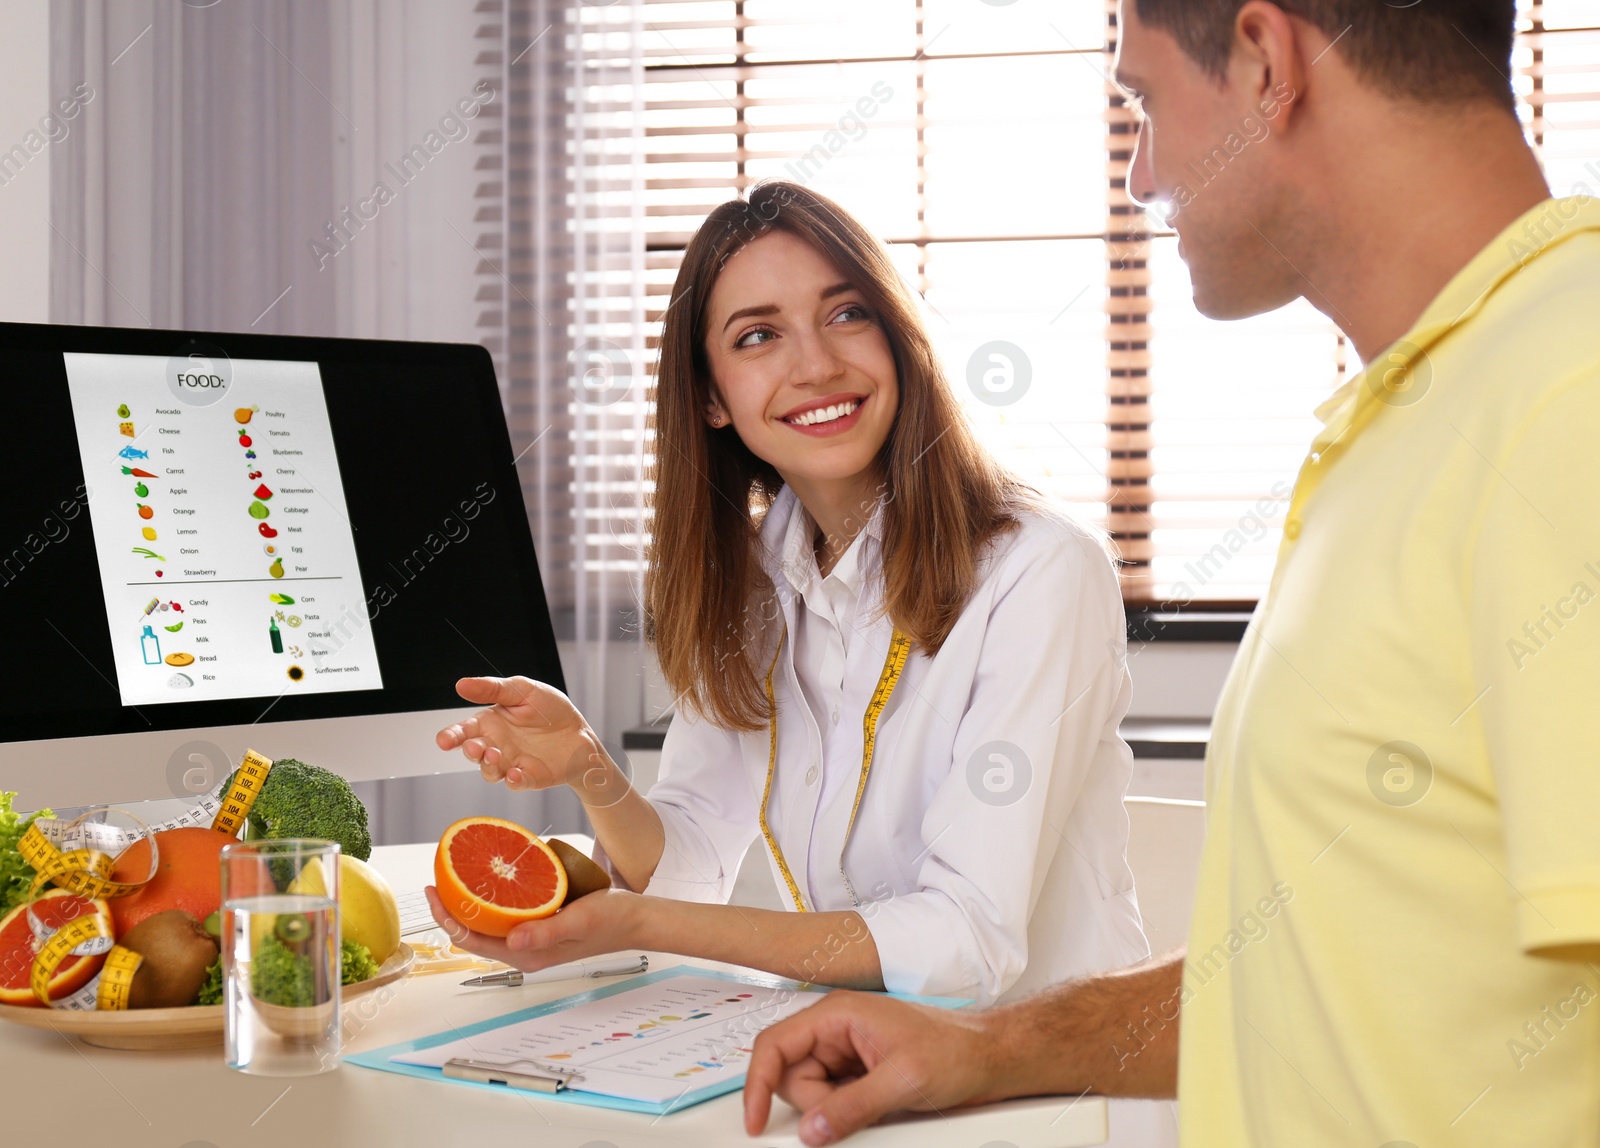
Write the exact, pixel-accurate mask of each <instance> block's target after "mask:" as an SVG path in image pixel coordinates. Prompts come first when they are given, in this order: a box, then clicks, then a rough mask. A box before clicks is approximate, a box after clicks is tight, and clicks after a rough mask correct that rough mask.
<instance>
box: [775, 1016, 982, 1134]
mask: <svg viewBox="0 0 1600 1148" xmlns="http://www.w3.org/2000/svg"><path fill="white" fill-rule="evenodd" d="M989 1028H990V1026H989V1024H988V1022H987V1020H986V1018H985V1016H984V1014H982V1013H969V1012H951V1011H948V1010H944V1009H935V1008H928V1007H926V1006H924V1005H914V1004H907V1003H906V1002H904V1001H897V1000H892V999H890V998H887V997H882V996H876V995H873V994H866V993H852V992H836V993H830V994H829V995H828V996H827V998H826V999H824V1000H822V1001H821V1002H819V1003H818V1004H814V1005H812V1006H811V1007H810V1008H808V1009H806V1010H805V1011H804V1012H802V1013H799V1014H798V1015H796V1016H792V1017H790V1018H789V1019H788V1020H785V1021H783V1022H781V1023H779V1024H777V1025H774V1026H773V1027H772V1028H770V1029H768V1030H767V1031H766V1032H763V1033H762V1034H761V1035H760V1036H758V1037H757V1038H756V1044H755V1052H754V1054H753V1056H752V1057H751V1060H750V1070H749V1075H748V1076H747V1077H746V1078H745V1085H744V1126H745V1131H746V1132H748V1133H749V1134H750V1135H751V1136H757V1135H759V1134H760V1133H761V1131H762V1129H764V1128H765V1127H766V1126H767V1117H768V1116H769V1115H770V1113H771V1111H772V1094H773V1093H774V1092H776V1093H777V1094H778V1095H779V1096H781V1097H783V1099H785V1100H787V1101H788V1102H789V1103H790V1104H792V1105H794V1107H796V1108H798V1109H800V1110H801V1112H802V1113H804V1116H803V1117H802V1119H801V1121H800V1139H801V1140H803V1141H804V1142H805V1143H807V1144H811V1145H818V1144H831V1143H833V1142H834V1141H835V1140H838V1139H840V1138H842V1137H845V1136H848V1135H850V1134H851V1133H852V1132H855V1131H857V1130H859V1129H861V1128H865V1127H866V1126H867V1125H869V1124H873V1123H876V1122H877V1121H878V1120H880V1119H882V1118H883V1117H884V1116H887V1115H888V1114H889V1113H891V1112H898V1111H900V1110H902V1109H910V1110H912V1111H915V1112H938V1111H942V1110H944V1109H948V1108H960V1107H963V1106H965V1105H968V1104H982V1103H985V1102H987V1101H989V1100H997V1099H1000V1097H999V1096H998V1095H995V1094H994V1089H993V1084H992V1082H993V1080H994V1079H995V1077H996V1069H997V1068H998V1066H999V1061H1000V1054H999V1045H998V1041H996V1040H995V1039H994V1037H993V1036H992V1035H991V1034H990V1032H989Z"/></svg>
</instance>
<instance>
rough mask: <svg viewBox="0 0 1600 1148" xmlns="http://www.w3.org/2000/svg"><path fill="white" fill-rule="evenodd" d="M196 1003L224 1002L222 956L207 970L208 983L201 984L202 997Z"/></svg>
mask: <svg viewBox="0 0 1600 1148" xmlns="http://www.w3.org/2000/svg"><path fill="white" fill-rule="evenodd" d="M195 1003H196V1004H203V1005H212V1004H221V1003H222V958H221V957H218V958H217V959H216V960H215V961H213V962H212V964H211V967H210V968H209V969H207V970H206V983H205V984H203V985H201V986H200V999H199V1000H197V1001H196V1002H195Z"/></svg>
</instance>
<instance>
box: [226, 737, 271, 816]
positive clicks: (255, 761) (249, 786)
mask: <svg viewBox="0 0 1600 1148" xmlns="http://www.w3.org/2000/svg"><path fill="white" fill-rule="evenodd" d="M271 768H272V762H271V760H269V759H268V758H265V757H262V756H261V755H260V754H259V753H257V752H256V751H255V750H253V749H247V750H245V751H244V760H243V761H241V762H239V768H238V770H237V771H236V772H235V773H234V775H233V784H232V785H231V786H229V787H228V794H227V796H226V797H224V798H223V799H222V808H221V809H219V810H217V816H216V818H215V820H213V821H212V822H211V828H213V829H218V830H221V831H222V832H223V833H226V834H227V835H228V836H230V837H237V836H239V831H240V830H241V829H243V828H244V823H245V821H246V819H248V818H249V816H250V807H251V806H252V805H254V804H255V803H256V796H257V795H258V794H259V793H260V792H261V786H262V784H263V783H264V782H265V781H266V780H267V771H268V770H270V769H271Z"/></svg>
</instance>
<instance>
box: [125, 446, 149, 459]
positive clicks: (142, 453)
mask: <svg viewBox="0 0 1600 1148" xmlns="http://www.w3.org/2000/svg"><path fill="white" fill-rule="evenodd" d="M117 457H119V458H125V459H127V460H128V461H129V462H132V461H133V460H134V459H136V458H149V457H150V452H149V451H147V450H140V449H139V448H138V447H136V446H125V447H123V448H122V449H121V450H119V451H118V452H117Z"/></svg>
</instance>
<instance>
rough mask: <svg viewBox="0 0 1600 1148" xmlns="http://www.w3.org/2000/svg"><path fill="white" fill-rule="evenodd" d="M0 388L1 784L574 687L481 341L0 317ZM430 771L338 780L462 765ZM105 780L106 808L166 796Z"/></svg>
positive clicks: (432, 757)
mask: <svg viewBox="0 0 1600 1148" xmlns="http://www.w3.org/2000/svg"><path fill="white" fill-rule="evenodd" d="M0 370H3V371H4V372H5V373H6V374H7V375H8V376H9V378H8V383H9V385H8V386H7V387H6V400H5V407H6V410H7V414H8V416H9V417H8V419H7V423H8V426H9V430H10V434H11V436H12V439H13V443H12V450H11V452H10V453H11V457H12V458H13V459H14V460H16V462H17V463H19V464H20V465H19V466H18V467H17V469H15V470H14V471H13V472H12V481H11V482H10V483H8V484H7V486H8V489H7V492H6V494H5V496H4V497H3V498H0V522H3V523H4V526H5V533H4V535H3V537H0V544H3V546H0V591H3V593H4V600H5V601H6V602H7V603H8V605H9V609H7V610H6V616H7V619H8V621H7V630H8V635H7V637H8V639H9V643H10V648H11V659H10V660H11V664H12V672H11V673H8V674H7V679H8V682H7V688H6V689H5V690H4V691H0V787H3V788H9V789H17V790H23V789H24V786H25V785H26V786H27V787H28V788H31V789H36V790H37V789H39V788H40V787H41V785H42V782H41V772H40V771H41V767H42V766H44V764H45V763H46V762H48V763H49V764H48V768H47V772H48V773H49V774H50V775H56V774H62V773H64V774H66V775H68V776H59V777H58V776H52V777H51V784H50V785H49V786H48V787H47V788H48V790H49V791H50V792H52V793H53V794H57V796H52V797H50V798H49V800H52V801H56V802H64V801H65V800H66V795H68V794H70V795H71V796H73V797H82V796H84V793H85V792H86V791H87V788H88V787H87V786H85V787H80V786H75V785H68V784H61V783H64V782H66V781H68V780H69V776H70V775H72V774H75V773H81V774H84V775H86V776H91V775H92V776H93V778H94V779H95V784H97V785H98V786H99V788H98V789H96V792H97V793H104V792H105V790H106V788H107V786H106V784H105V782H104V781H103V780H101V779H102V778H103V775H104V774H105V773H106V770H107V767H106V765H105V764H104V762H103V761H100V760H91V759H92V758H96V757H100V756H103V755H104V754H105V753H107V752H110V753H112V754H123V755H131V756H140V755H143V756H149V757H151V758H152V762H151V763H149V765H148V768H149V769H157V767H163V768H164V767H165V765H166V762H165V759H164V755H163V754H162V753H161V752H160V751H161V750H162V748H163V747H165V746H166V745H167V743H168V742H174V743H176V740H177V735H182V736H185V737H189V736H192V735H193V734H194V733H195V731H207V730H210V731H218V730H227V729H238V728H240V727H246V728H250V727H258V728H250V733H251V734H253V735H254V736H255V737H256V739H257V740H258V741H262V740H270V738H271V735H272V733H273V730H274V729H277V730H283V729H287V728H290V727H291V726H292V727H293V729H295V730H296V731H298V732H300V733H301V734H302V735H303V736H302V740H304V738H306V737H310V736H311V735H312V734H313V733H314V732H315V726H307V725H305V724H304V723H308V722H310V723H317V722H329V721H338V720H340V719H355V718H370V717H374V716H377V715H402V714H404V715H417V714H426V715H435V714H447V713H448V712H458V711H460V710H461V708H462V703H461V700H460V699H459V698H458V697H457V695H456V693H455V689H454V683H455V681H456V679H457V678H459V677H462V676H465V675H473V674H526V675H528V676H531V677H536V678H539V679H541V680H544V681H548V682H551V683H552V684H556V685H558V686H561V685H562V678H561V668H560V663H559V660H558V658H557V655H556V647H555V641H554V636H553V633H552V628H551V622H550V616H549V611H548V608H547V606H546V604H545V599H544V592H543V587H542V583H541V580H540V576H539V567H538V563H537V561H536V559H535V556H534V552H533V543H532V539H531V537H530V534H529V530H528V523H527V517H526V513H525V510H524V506H523V502H522V495H521V489H520V485H519V482H518V480H517V474H516V466H515V462H514V459H513V457H512V451H511V446H510V439H509V436H508V434H507V429H506V422H505V417H504V413H503V411H502V408H501V400H500V394H499V389H498V386H497V384H496V381H495V375H494V370H493V365H492V362H491V361H490V359H489V356H488V353H487V352H486V351H485V350H484V349H483V348H481V347H477V346H470V345H446V344H421V343H397V342H377V341H371V342H369V341H358V340H342V339H309V338H289V337H276V336H263V335H237V334H197V333H184V332H162V331H137V330H127V329H108V328H92V327H66V326H28V325H12V324H0ZM285 723H288V725H286V724H285ZM296 723H300V724H296ZM428 724H429V722H427V721H424V722H422V723H421V724H419V725H416V727H415V729H416V730H421V729H423V728H425V727H426V726H428ZM154 734H166V735H167V736H164V737H155V738H151V737H149V736H148V735H154ZM106 739H111V740H109V741H108V740H106ZM224 748H225V749H226V750H227V752H228V754H229V756H230V757H232V758H234V759H235V760H236V759H237V756H238V754H239V753H241V752H242V750H243V748H244V747H243V745H239V746H234V745H232V744H227V745H225V747H224ZM257 748H260V749H262V751H263V752H267V753H268V754H269V756H272V755H273V751H272V749H271V748H270V747H269V746H266V745H262V746H258V747H257ZM299 748H300V747H299V746H298V745H286V746H282V747H279V749H280V754H279V755H289V756H296V755H298V754H297V752H296V751H297V750H298V749H299ZM416 751H417V752H416V755H415V757H414V758H411V759H410V760H408V761H407V762H406V763H396V767H394V768H385V767H383V766H381V765H380V766H377V767H373V766H372V765H371V764H370V763H368V764H364V765H362V766H360V767H359V768H345V769H343V772H346V773H347V774H351V775H356V776H369V777H370V776H396V775H400V774H404V773H408V772H418V771H420V769H419V767H420V766H423V765H429V764H431V768H432V769H444V768H449V766H447V765H446V764H445V763H443V762H440V761H438V758H439V757H441V756H442V755H439V754H438V751H437V750H436V749H434V748H433V746H432V744H431V739H429V740H427V741H424V742H422V743H420V744H418V745H417V747H416ZM330 764H332V765H333V767H334V768H339V767H340V764H341V763H330ZM126 768H127V769H128V770H129V771H130V772H131V773H132V774H138V773H140V771H141V770H142V769H145V768H147V767H146V765H143V764H136V763H129V764H128V765H127V767H126ZM157 771H158V772H159V770H157ZM29 783H32V784H31V785H30V784H29ZM112 788H114V789H116V790H118V791H119V792H118V793H117V794H116V795H115V796H112V795H110V794H107V795H106V796H105V797H103V798H90V799H89V800H113V799H115V800H129V799H133V798H135V797H142V796H148V797H152V798H154V797H164V796H169V795H172V794H171V787H170V786H168V787H166V788H165V790H164V789H163V787H162V786H161V785H160V784H157V783H156V782H155V781H154V774H152V775H151V780H150V781H149V782H148V783H146V784H143V785H142V787H141V786H139V785H129V786H115V787H112ZM123 790H126V791H127V792H121V791H123ZM42 803H43V802H42V801H30V800H29V797H28V796H27V794H26V793H24V796H23V797H22V798H21V799H20V804H21V805H23V806H24V807H31V806H36V805H38V804H42Z"/></svg>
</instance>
